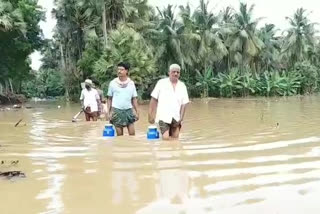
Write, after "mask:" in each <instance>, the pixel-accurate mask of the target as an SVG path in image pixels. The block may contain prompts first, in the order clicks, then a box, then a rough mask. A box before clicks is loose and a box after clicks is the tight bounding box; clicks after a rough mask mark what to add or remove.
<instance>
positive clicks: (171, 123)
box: [149, 64, 189, 140]
mask: <svg viewBox="0 0 320 214" xmlns="http://www.w3.org/2000/svg"><path fill="white" fill-rule="evenodd" d="M180 71H181V68H180V66H179V65H177V64H173V65H171V66H170V68H169V78H164V79H161V80H159V81H158V82H157V84H156V86H155V88H154V89H153V91H152V93H151V101H150V106H149V122H150V123H151V124H153V123H155V122H157V123H159V126H160V131H161V134H162V138H163V139H164V140H169V139H170V137H171V138H179V134H180V129H181V122H182V121H183V118H184V114H185V110H186V106H187V104H188V103H189V96H188V91H187V87H186V86H185V84H184V83H183V82H181V81H180V80H179V78H180Z"/></svg>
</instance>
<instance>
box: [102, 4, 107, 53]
mask: <svg viewBox="0 0 320 214" xmlns="http://www.w3.org/2000/svg"><path fill="white" fill-rule="evenodd" d="M106 12H107V11H106V4H105V3H103V11H102V31H103V39H104V48H107V45H108V32H107V14H106Z"/></svg>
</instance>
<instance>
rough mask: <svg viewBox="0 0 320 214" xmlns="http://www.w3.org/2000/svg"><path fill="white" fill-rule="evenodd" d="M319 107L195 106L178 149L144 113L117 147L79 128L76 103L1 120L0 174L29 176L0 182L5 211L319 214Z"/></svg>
mask: <svg viewBox="0 0 320 214" xmlns="http://www.w3.org/2000/svg"><path fill="white" fill-rule="evenodd" d="M319 104H320V97H317V96H312V97H292V98H272V99H260V98H259V99H216V100H197V101H194V102H193V103H192V104H191V105H190V106H189V108H188V110H187V118H186V120H185V123H184V125H183V130H182V135H181V139H180V141H177V142H173V141H172V142H161V141H147V140H146V139H145V138H146V136H145V132H146V129H147V126H148V124H147V123H146V119H147V118H145V117H143V116H145V115H147V106H141V108H142V109H141V112H142V114H141V115H142V118H141V120H140V121H139V122H138V123H137V124H136V129H137V136H135V137H128V136H124V137H119V138H114V139H103V138H102V137H101V135H102V130H103V126H104V122H102V121H100V122H97V123H86V122H84V120H83V118H82V121H79V122H77V123H72V122H71V119H72V116H73V115H74V114H75V113H76V112H77V111H78V106H77V105H74V106H73V105H66V106H62V108H60V109H58V108H57V105H58V104H54V103H51V104H34V106H35V108H33V109H23V110H19V111H15V112H8V111H7V112H0V134H1V135H0V136H1V137H0V160H3V161H4V164H1V165H0V171H10V170H22V171H23V172H24V173H25V174H26V175H27V177H26V178H25V179H16V180H11V181H10V180H0V192H2V193H6V194H0V205H1V209H2V212H1V213H21V212H24V213H79V214H81V213H83V214H85V213H89V212H92V211H93V213H106V212H107V213H119V214H129V213H130V214H131V213H136V214H157V213H170V214H181V213H185V214H187V213H188V214H189V213H197V214H199V213H200V214H201V213H218V214H231V213H232V214H233V213H246V214H250V213H252V214H253V213H257V211H258V212H259V213H268V214H270V213H290V214H293V213H299V214H300V213H308V214H318V213H319V211H320V208H319V205H318V202H317V199H318V196H319V194H320V185H319V181H320V178H319V175H320V146H319V145H320V144H319V142H320V134H319V123H320V118H319V115H320V114H319V113H320V109H319ZM21 118H23V121H24V122H25V123H26V124H27V125H26V126H22V127H18V128H14V127H13V126H14V124H15V123H16V122H17V121H18V120H19V119H21ZM15 160H19V163H18V164H14V165H11V164H7V163H11V162H12V161H15ZM17 204H19V206H17ZM293 205H294V206H293Z"/></svg>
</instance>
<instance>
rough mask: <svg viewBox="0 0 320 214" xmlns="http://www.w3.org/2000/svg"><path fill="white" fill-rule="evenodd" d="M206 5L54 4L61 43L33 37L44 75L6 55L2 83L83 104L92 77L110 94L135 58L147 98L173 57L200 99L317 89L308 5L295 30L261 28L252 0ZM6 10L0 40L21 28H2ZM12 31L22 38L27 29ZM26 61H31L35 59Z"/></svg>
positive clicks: (90, 0)
mask: <svg viewBox="0 0 320 214" xmlns="http://www.w3.org/2000/svg"><path fill="white" fill-rule="evenodd" d="M1 1H4V2H13V1H11V0H10V1H5V0H1ZM16 2H20V3H21V4H24V3H26V2H29V3H30V2H34V1H32V0H16ZM208 2H209V1H205V0H200V1H199V4H198V6H197V7H196V8H194V9H192V8H191V7H190V6H189V5H182V6H172V5H168V6H167V7H165V8H158V7H153V6H151V5H149V4H148V1H147V0H55V5H56V9H55V10H54V11H52V13H53V15H54V17H55V18H56V20H57V25H56V27H55V33H54V37H53V39H52V40H47V41H43V40H41V39H40V40H36V39H37V38H34V39H35V40H36V41H37V43H35V44H32V45H33V46H32V45H30V46H29V47H31V50H33V49H36V48H41V51H42V54H43V56H44V57H43V59H42V61H43V65H42V66H41V68H40V70H39V72H37V73H32V74H31V75H30V72H21V73H25V74H26V73H28V74H29V77H30V76H31V78H25V77H23V76H21V77H20V76H18V75H16V74H15V73H14V72H17V71H20V70H21V69H22V68H18V67H16V66H15V65H13V64H12V61H9V60H6V59H4V61H6V63H7V64H8V67H10V66H11V67H10V68H12V70H8V71H7V72H3V65H2V63H0V66H1V67H0V75H1V77H2V75H5V76H4V77H5V78H4V80H5V81H4V82H8V83H10V81H12V82H14V83H15V84H19V83H20V84H21V87H20V91H21V92H22V93H25V94H27V95H28V96H58V95H64V96H65V97H66V98H67V99H75V100H76V99H78V96H79V92H80V83H81V82H82V81H83V80H84V79H86V78H93V79H96V80H98V81H99V82H100V83H101V87H102V88H103V89H104V90H107V86H108V83H109V81H111V80H112V79H113V77H114V76H115V75H116V73H115V66H116V65H117V64H118V63H119V62H120V61H127V62H129V63H130V64H131V67H132V69H131V70H130V76H131V78H132V79H133V80H134V81H135V82H136V85H137V89H138V93H139V96H140V98H141V99H148V98H149V96H150V90H151V89H152V88H153V86H154V84H155V83H156V80H158V79H160V78H161V77H163V76H165V75H166V73H167V71H168V67H169V65H170V64H171V63H178V64H180V65H181V66H182V68H183V72H182V77H181V78H182V80H183V81H184V82H185V83H186V85H187V87H188V90H189V93H190V95H191V96H192V97H209V96H217V97H235V96H249V95H250V96H289V95H296V94H310V93H314V92H318V90H319V87H318V85H319V75H320V63H319V57H320V46H319V41H320V40H319V38H318V37H317V34H316V33H317V32H316V30H315V25H316V23H314V22H312V21H311V20H310V19H309V18H308V16H309V13H308V11H306V10H305V9H303V8H299V9H297V10H296V12H295V13H294V14H293V15H292V16H291V17H284V18H286V20H287V21H288V23H289V28H288V29H285V30H283V31H280V30H279V29H278V28H277V27H276V26H275V25H274V24H265V25H264V26H262V27H259V26H260V25H259V23H261V20H262V18H260V17H256V16H255V15H254V5H247V4H245V3H240V4H239V6H238V7H236V8H233V7H226V8H224V9H222V10H221V11H218V12H214V11H213V10H210V8H209V5H208ZM35 7H36V6H35ZM1 11H4V10H2V9H1V4H0V37H1V35H2V34H3V33H4V32H5V33H4V34H9V33H8V32H11V31H13V30H12V29H11V30H9V31H8V27H7V28H6V27H3V26H5V23H6V22H3V21H2V19H3V18H2V17H5V16H4V15H1V14H3V12H1ZM36 11H37V13H39V17H38V19H35V18H33V19H34V20H33V21H34V22H36V21H39V20H40V19H41V10H36ZM8 13H9V14H13V11H11V12H10V11H9V12H8ZM42 15H43V14H42ZM30 18H31V17H30ZM29 21H30V20H29ZM31 26H33V25H31ZM15 28H16V29H19V25H18V24H17V25H15ZM6 29H7V30H6ZM21 29H22V28H21ZM32 30H33V31H36V30H39V29H35V28H32ZM14 31H16V32H15V33H18V34H21V37H24V34H23V30H20V31H19V30H14ZM30 35H32V36H34V35H36V33H35V32H33V33H30ZM8 36H9V35H8ZM11 38H12V37H11ZM1 41H2V39H1V40H0V48H1V50H2V48H3V46H2V43H1ZM32 41H33V40H32ZM6 45H8V44H6ZM37 45H41V47H38V46H37ZM4 49H5V48H4ZM10 50H13V48H12V47H11V48H10ZM18 52H19V53H20V51H18ZM8 57H9V55H8ZM0 60H1V61H2V56H1V59H0ZM24 63H26V65H28V63H27V60H24ZM25 69H26V68H25ZM10 74H11V75H10ZM28 79H29V80H28ZM4 82H3V81H2V84H4V85H5V83H4ZM9 85H10V84H9ZM35 85H37V86H39V87H38V88H35V87H34V86H35ZM17 86H18V85H17Z"/></svg>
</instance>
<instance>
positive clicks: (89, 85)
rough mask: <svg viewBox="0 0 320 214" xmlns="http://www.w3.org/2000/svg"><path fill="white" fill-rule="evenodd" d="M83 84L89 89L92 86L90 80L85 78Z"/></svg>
mask: <svg viewBox="0 0 320 214" xmlns="http://www.w3.org/2000/svg"><path fill="white" fill-rule="evenodd" d="M84 84H85V87H86V89H88V90H89V89H90V88H91V87H92V80H91V79H86V80H85V81H84Z"/></svg>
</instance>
